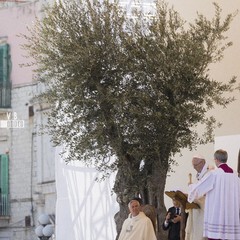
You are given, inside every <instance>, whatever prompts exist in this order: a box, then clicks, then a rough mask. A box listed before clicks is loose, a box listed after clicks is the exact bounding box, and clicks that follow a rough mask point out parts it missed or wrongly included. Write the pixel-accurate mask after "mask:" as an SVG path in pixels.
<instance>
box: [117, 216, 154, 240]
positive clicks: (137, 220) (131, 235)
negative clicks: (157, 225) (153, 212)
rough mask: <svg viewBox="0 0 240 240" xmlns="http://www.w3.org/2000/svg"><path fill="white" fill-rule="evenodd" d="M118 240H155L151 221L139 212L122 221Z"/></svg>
mask: <svg viewBox="0 0 240 240" xmlns="http://www.w3.org/2000/svg"><path fill="white" fill-rule="evenodd" d="M118 240H157V238H156V235H155V232H154V229H153V224H152V222H151V220H150V219H149V218H148V217H147V216H146V215H145V214H144V213H143V212H140V213H139V214H138V215H137V216H135V217H132V216H131V215H129V217H128V218H127V219H126V220H125V221H124V223H123V226H122V230H121V233H120V235H119V238H118Z"/></svg>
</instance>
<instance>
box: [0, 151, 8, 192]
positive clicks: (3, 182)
mask: <svg viewBox="0 0 240 240" xmlns="http://www.w3.org/2000/svg"><path fill="white" fill-rule="evenodd" d="M0 168H1V172H0V174H1V176H0V187H1V194H4V195H5V194H6V195H8V155H7V154H2V155H1V161H0Z"/></svg>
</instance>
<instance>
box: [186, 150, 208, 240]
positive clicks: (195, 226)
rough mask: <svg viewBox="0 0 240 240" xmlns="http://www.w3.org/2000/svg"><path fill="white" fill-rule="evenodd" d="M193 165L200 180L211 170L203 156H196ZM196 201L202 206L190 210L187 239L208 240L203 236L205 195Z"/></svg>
mask: <svg viewBox="0 0 240 240" xmlns="http://www.w3.org/2000/svg"><path fill="white" fill-rule="evenodd" d="M192 166H193V168H194V169H195V170H196V172H197V176H196V178H197V180H198V181H199V180H200V179H202V178H203V177H204V176H205V175H206V174H207V173H208V172H209V166H208V164H207V163H206V160H205V158H204V157H203V156H200V155H197V156H194V157H193V159H192ZM194 202H195V203H197V204H198V205H199V207H200V208H198V209H189V210H188V218H187V224H186V229H185V232H186V234H185V240H206V239H207V238H205V237H203V219H204V205H205V197H204V196H203V197H201V198H199V199H197V200H196V201H194Z"/></svg>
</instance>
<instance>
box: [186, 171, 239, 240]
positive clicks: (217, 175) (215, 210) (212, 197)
mask: <svg viewBox="0 0 240 240" xmlns="http://www.w3.org/2000/svg"><path fill="white" fill-rule="evenodd" d="M189 187H190V191H189V193H188V201H189V202H193V201H194V200H195V199H198V198H200V197H202V196H204V195H206V199H205V209H204V233H203V235H204V236H205V237H208V238H212V239H228V240H239V239H240V217H239V212H240V179H239V178H238V175H237V174H235V173H227V172H224V170H223V169H222V168H218V169H216V170H214V171H211V172H210V174H208V175H206V176H205V177H203V178H202V179H201V180H200V181H199V182H198V183H197V184H192V185H190V186H189Z"/></svg>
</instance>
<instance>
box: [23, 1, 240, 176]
mask: <svg viewBox="0 0 240 240" xmlns="http://www.w3.org/2000/svg"><path fill="white" fill-rule="evenodd" d="M44 13H45V15H44V18H43V19H41V20H39V21H38V22H37V24H36V25H35V28H34V29H30V36H25V38H26V39H27V41H28V43H27V44H26V45H25V48H26V49H27V50H28V51H29V55H30V56H31V57H33V58H34V60H35V61H34V63H33V64H34V65H36V66H37V72H38V74H39V79H41V81H43V82H44V83H45V84H46V85H47V87H48V88H47V89H48V90H47V91H46V92H45V93H44V94H43V95H42V97H43V98H44V99H45V100H46V101H48V102H49V103H50V104H51V105H52V111H51V112H50V114H49V122H48V127H49V131H50V134H51V135H52V137H53V141H54V143H55V144H59V145H64V146H66V148H67V149H68V150H69V152H70V155H69V158H68V160H72V159H78V160H82V161H85V162H86V163H87V164H93V165H95V166H96V167H97V168H99V170H104V171H107V170H113V169H116V168H119V167H121V166H122V165H123V164H124V161H126V158H129V159H131V162H132V167H131V169H129V171H133V169H135V170H136V171H139V169H140V166H141V174H142V173H144V174H146V176H148V175H149V174H151V169H152V168H153V167H154V166H155V165H154V163H156V162H158V164H157V165H158V166H161V167H163V168H164V169H166V170H169V169H170V167H171V164H173V163H174V162H173V160H172V157H173V156H174V154H176V153H177V152H180V151H181V149H182V148H190V149H191V148H193V147H194V146H195V145H196V144H198V143H206V142H209V141H211V140H212V137H213V129H214V128H215V126H216V124H217V121H216V119H215V118H214V117H213V116H207V112H208V111H209V110H210V109H212V108H214V106H215V105H216V104H217V105H221V106H223V107H225V106H226V105H227V104H229V103H230V102H232V101H233V100H234V99H233V98H232V97H226V96H225V93H229V92H231V91H233V90H234V88H235V82H236V80H235V78H233V79H231V80H230V81H229V83H227V84H224V83H221V82H218V81H216V80H214V79H211V76H209V70H208V67H209V65H210V64H211V63H215V62H218V61H220V60H221V59H222V57H223V53H224V50H225V49H226V48H227V47H229V46H230V45H231V42H228V41H227V37H226V35H225V33H226V31H227V30H228V29H229V25H230V23H231V21H232V19H233V17H234V14H229V15H228V16H227V17H226V18H225V19H224V20H223V21H221V9H220V7H219V6H218V5H216V4H215V16H214V18H213V19H210V20H208V19H207V18H205V17H204V16H203V15H201V14H199V15H198V16H197V18H196V20H195V22H194V23H191V24H188V25H187V23H186V22H185V21H184V20H183V19H181V17H180V16H179V14H178V13H177V12H176V11H174V9H173V8H169V7H168V5H167V4H166V3H164V2H163V1H157V2H156V5H155V14H154V15H153V16H151V17H145V16H144V14H143V13H142V12H135V13H133V14H135V15H133V16H132V17H128V16H127V15H126V13H125V12H124V11H123V10H122V9H121V8H120V7H119V6H118V4H117V3H109V1H101V2H99V1H94V4H91V3H90V1H89V0H84V1H76V2H75V1H59V3H55V4H54V6H52V7H50V6H47V7H46V8H45V11H44ZM199 123H200V124H203V125H205V126H206V133H204V134H203V135H202V136H199V135H198V133H197V131H196V126H197V125H198V124H199ZM112 156H115V158H114V159H115V160H113V159H112V158H111V157H112ZM142 163H144V164H142ZM126 171H127V170H126Z"/></svg>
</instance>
